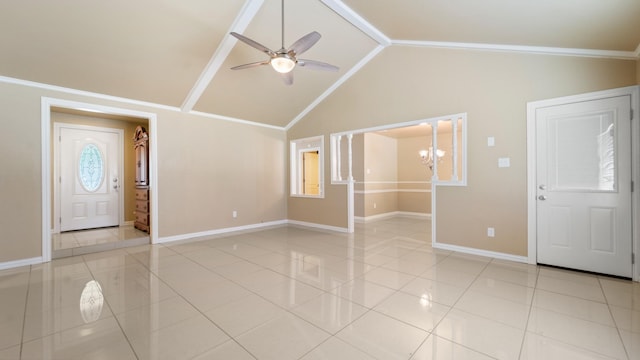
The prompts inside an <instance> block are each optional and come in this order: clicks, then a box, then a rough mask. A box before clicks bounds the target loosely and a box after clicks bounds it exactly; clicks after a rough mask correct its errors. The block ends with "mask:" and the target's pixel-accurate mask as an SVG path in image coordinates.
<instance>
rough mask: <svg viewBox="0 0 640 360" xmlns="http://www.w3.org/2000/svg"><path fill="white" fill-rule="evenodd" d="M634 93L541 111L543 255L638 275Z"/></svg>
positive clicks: (545, 259) (548, 260)
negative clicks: (635, 264) (633, 256)
mask: <svg viewBox="0 0 640 360" xmlns="http://www.w3.org/2000/svg"><path fill="white" fill-rule="evenodd" d="M630 109H631V99H630V97H629V96H619V97H612V98H605V99H599V100H592V101H585V102H579V103H572V104H565V105H557V106H550V107H546V108H540V109H537V111H536V152H537V154H536V157H537V165H536V167H537V169H536V173H537V184H536V185H537V197H538V200H537V261H538V263H541V264H548V265H556V266H562V267H568V268H573V269H580V270H586V271H593V272H598V273H605V274H611V275H618V276H625V277H631V275H632V262H631V253H632V217H631V120H630V116H631V112H630Z"/></svg>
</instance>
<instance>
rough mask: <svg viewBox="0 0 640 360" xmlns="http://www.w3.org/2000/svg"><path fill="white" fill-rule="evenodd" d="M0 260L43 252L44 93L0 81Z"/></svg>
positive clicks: (15, 258)
mask: <svg viewBox="0 0 640 360" xmlns="http://www.w3.org/2000/svg"><path fill="white" fill-rule="evenodd" d="M0 113H1V114H0V127H1V128H2V131H0V167H1V168H2V171H0V229H2V233H1V235H0V262H5V261H11V260H21V259H28V258H33V257H38V256H40V255H41V247H42V237H41V229H42V208H41V206H42V201H41V194H42V192H41V188H42V184H41V176H40V175H41V166H42V165H41V164H42V163H41V161H40V157H41V144H40V143H41V141H40V97H39V96H38V95H37V94H36V93H34V91H32V90H31V89H27V88H24V87H20V86H15V85H7V84H2V83H0Z"/></svg>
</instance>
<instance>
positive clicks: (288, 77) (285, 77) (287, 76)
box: [280, 71, 293, 85]
mask: <svg viewBox="0 0 640 360" xmlns="http://www.w3.org/2000/svg"><path fill="white" fill-rule="evenodd" d="M280 77H281V78H282V81H284V83H285V84H286V85H293V71H289V72H288V73H280Z"/></svg>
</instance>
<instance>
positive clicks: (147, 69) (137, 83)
mask: <svg viewBox="0 0 640 360" xmlns="http://www.w3.org/2000/svg"><path fill="white" fill-rule="evenodd" d="M0 10H1V11H0V49H1V50H0V54H1V55H0V76H1V77H4V78H5V79H6V78H10V79H21V80H26V81H33V82H37V83H41V84H47V85H51V86H57V87H63V88H69V89H75V90H80V91H86V92H91V93H98V94H103V95H107V96H114V97H118V98H126V99H131V100H135V101H138V102H146V103H151V104H157V105H162V106H168V107H172V108H175V109H176V110H180V111H186V112H197V113H202V114H205V115H207V116H211V117H213V118H221V119H232V120H234V119H237V120H245V121H250V122H254V123H256V124H260V125H266V126H274V127H279V128H286V127H287V126H290V125H291V124H293V123H295V121H297V120H298V119H300V118H301V117H303V116H304V114H306V112H308V111H309V110H310V109H312V108H313V107H314V106H315V105H316V104H318V103H319V102H320V101H322V99H323V98H324V97H325V96H328V95H329V94H330V93H331V92H332V91H333V90H334V89H335V88H337V87H338V86H340V84H342V83H343V82H344V81H347V80H348V79H349V77H350V76H351V75H352V74H353V73H355V72H357V71H358V70H359V69H360V68H361V67H362V66H363V65H365V64H366V62H367V61H368V60H370V59H371V58H372V57H373V56H375V54H377V53H378V52H379V51H381V50H382V49H383V48H384V47H386V46H402V45H412V46H427V47H451V48H481V49H493V50H501V51H525V52H536V53H554V54H572V55H581V56H596V57H613V58H624V59H638V56H639V53H640V47H639V44H640V21H638V20H639V19H640V1H632V0H536V1H513V0H483V1H477V0H455V1H444V0H394V1H388V0H342V1H340V0H287V1H285V33H284V37H285V47H287V46H289V45H291V44H292V43H293V42H294V41H295V40H297V39H298V38H300V37H302V36H304V35H306V34H308V33H309V32H311V31H318V32H319V33H320V34H322V38H321V39H320V41H319V42H318V43H317V44H316V45H315V46H313V47H312V48H311V49H310V50H309V51H307V52H306V53H305V54H304V56H303V57H304V58H305V59H313V60H319V61H322V62H327V63H330V64H334V65H337V66H339V67H340V70H339V71H338V72H335V73H334V72H320V71H313V70H308V69H301V68H299V67H297V68H296V69H294V70H293V71H294V78H295V79H294V84H293V85H292V86H287V85H285V84H284V83H283V82H282V81H281V79H280V78H279V76H278V75H277V73H275V71H274V70H273V69H271V68H270V67H268V66H262V67H257V68H251V69H246V70H239V71H234V70H230V68H231V67H233V66H236V65H240V64H245V63H250V62H256V61H262V60H267V59H268V57H267V55H266V54H264V53H261V52H260V51H258V50H256V49H254V48H252V47H250V46H248V45H246V44H244V43H242V42H239V41H237V40H236V39H235V38H234V37H232V36H230V35H229V33H230V32H231V31H235V32H238V33H240V34H243V35H245V36H247V37H249V38H251V39H253V40H255V41H257V42H259V43H261V44H262V45H265V46H267V47H269V48H270V49H272V50H278V49H279V48H280V45H281V27H280V26H281V2H280V0H246V1H240V0H214V1H212V0H135V1H131V0H111V1H98V0H57V1H49V0H9V1H4V2H3V4H2V6H0Z"/></svg>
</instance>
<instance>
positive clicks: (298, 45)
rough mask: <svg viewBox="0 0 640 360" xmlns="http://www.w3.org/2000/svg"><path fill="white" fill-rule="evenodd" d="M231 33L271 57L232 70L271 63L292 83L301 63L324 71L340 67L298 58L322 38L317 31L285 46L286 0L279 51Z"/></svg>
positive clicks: (287, 82) (289, 83)
mask: <svg viewBox="0 0 640 360" xmlns="http://www.w3.org/2000/svg"><path fill="white" fill-rule="evenodd" d="M231 35H232V36H233V37H235V38H236V39H238V40H240V41H242V42H243V43H245V44H247V45H249V46H251V47H253V48H255V49H258V50H260V51H262V52H263V53H265V54H267V55H269V57H270V59H269V60H268V61H259V62H254V63H249V64H244V65H238V66H234V67H232V68H231V70H242V69H248V68H252V67H257V66H262V65H267V64H270V65H271V67H272V68H273V69H274V70H275V71H277V72H278V73H280V74H281V76H282V80H283V81H284V83H285V84H287V85H291V84H293V74H291V71H292V70H293V69H294V68H295V67H296V65H300V67H306V68H309V69H312V70H322V71H334V72H335V71H338V70H339V68H338V67H337V66H334V65H331V64H327V63H323V62H320V61H315V60H305V59H298V55H300V54H302V53H303V52H305V51H307V50H309V49H310V48H311V47H312V46H313V45H315V43H317V42H318V40H320V37H321V35H320V33H318V32H317V31H313V32H310V33H309V34H307V35H305V36H303V37H301V38H300V39H298V41H296V42H294V43H293V45H291V46H290V47H289V49H285V47H284V0H282V47H281V48H280V50H278V51H273V50H271V49H269V48H268V47H266V46H264V45H262V44H260V43H258V42H256V41H254V40H251V39H249V38H248V37H246V36H244V35H240V34H238V33H236V32H232V33H231Z"/></svg>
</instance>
